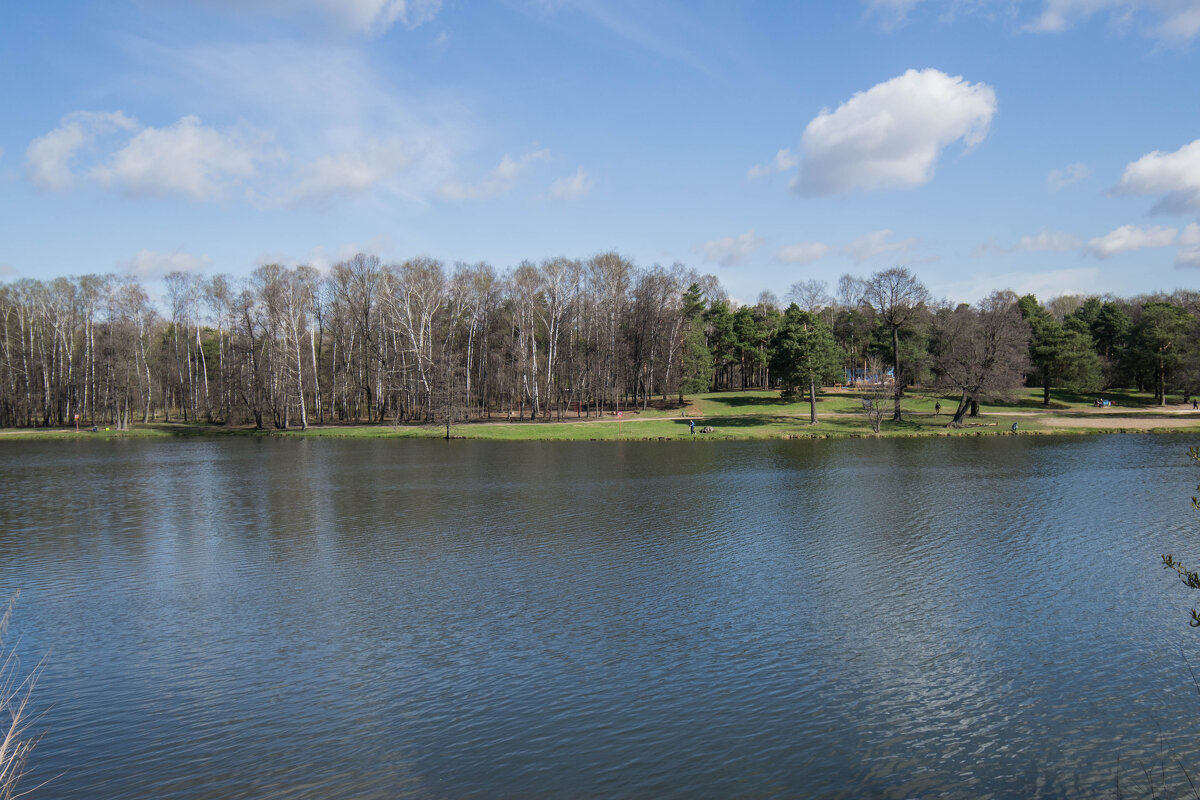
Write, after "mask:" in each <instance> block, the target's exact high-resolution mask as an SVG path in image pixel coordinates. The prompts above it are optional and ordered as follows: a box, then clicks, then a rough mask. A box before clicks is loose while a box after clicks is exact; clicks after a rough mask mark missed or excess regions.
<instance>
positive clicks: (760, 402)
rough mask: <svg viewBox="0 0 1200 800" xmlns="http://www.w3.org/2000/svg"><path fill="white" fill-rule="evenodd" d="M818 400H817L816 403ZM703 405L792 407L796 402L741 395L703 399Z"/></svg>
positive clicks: (777, 398) (778, 398) (779, 398)
mask: <svg viewBox="0 0 1200 800" xmlns="http://www.w3.org/2000/svg"><path fill="white" fill-rule="evenodd" d="M819 400H820V398H818V401H819ZM704 402H705V403H720V404H722V405H725V406H728V407H729V408H744V407H746V406H781V407H787V406H794V405H796V401H794V400H793V401H785V400H784V399H783V398H781V397H744V396H741V395H730V396H729V397H720V396H718V397H705V398H704Z"/></svg>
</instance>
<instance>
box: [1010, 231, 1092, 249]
mask: <svg viewBox="0 0 1200 800" xmlns="http://www.w3.org/2000/svg"><path fill="white" fill-rule="evenodd" d="M1082 244H1083V242H1082V241H1081V240H1080V238H1079V237H1078V236H1075V235H1073V234H1070V233H1062V232H1051V231H1042V232H1041V233H1039V234H1038V235H1037V236H1022V237H1021V240H1020V241H1019V242H1017V249H1018V250H1025V251H1027V252H1038V251H1043V250H1049V251H1051V252H1054V253H1065V252H1066V251H1068V250H1074V249H1076V248H1077V247H1079V246H1080V245H1082Z"/></svg>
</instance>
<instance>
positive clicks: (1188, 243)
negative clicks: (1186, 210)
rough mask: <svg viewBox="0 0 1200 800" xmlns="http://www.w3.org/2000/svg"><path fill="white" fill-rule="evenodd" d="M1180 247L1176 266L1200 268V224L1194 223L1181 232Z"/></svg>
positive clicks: (1176, 257)
mask: <svg viewBox="0 0 1200 800" xmlns="http://www.w3.org/2000/svg"><path fill="white" fill-rule="evenodd" d="M1179 245H1180V248H1181V249H1180V250H1179V252H1178V253H1176V254H1175V266H1177V267H1200V224H1197V223H1195V222H1193V223H1191V224H1189V225H1188V226H1187V227H1186V228H1184V229H1183V230H1182V231H1180V232H1179Z"/></svg>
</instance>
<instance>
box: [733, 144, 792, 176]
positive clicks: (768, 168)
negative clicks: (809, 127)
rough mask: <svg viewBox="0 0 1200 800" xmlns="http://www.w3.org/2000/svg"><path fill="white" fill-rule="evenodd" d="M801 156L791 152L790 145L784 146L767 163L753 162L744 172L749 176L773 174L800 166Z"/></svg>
mask: <svg viewBox="0 0 1200 800" xmlns="http://www.w3.org/2000/svg"><path fill="white" fill-rule="evenodd" d="M800 161H801V158H800V156H798V155H796V154H795V153H793V152H792V149H791V148H790V147H785V148H783V149H782V150H780V151H779V152H777V153H776V154H775V159H774V160H773V161H771V162H770V163H767V164H755V165H754V166H753V167H751V168H750V169H749V170H747V172H746V176H747V177H749V178H762V177H765V176H767V175H775V174H776V173H779V172H787V171H789V170H793V169H795V168H796V167H798V166H800Z"/></svg>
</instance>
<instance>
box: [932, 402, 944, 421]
mask: <svg viewBox="0 0 1200 800" xmlns="http://www.w3.org/2000/svg"><path fill="white" fill-rule="evenodd" d="M941 413H942V401H941V400H938V401H937V402H936V403H934V404H933V415H934V416H935V417H936V416H937V415H939V414H941Z"/></svg>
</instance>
